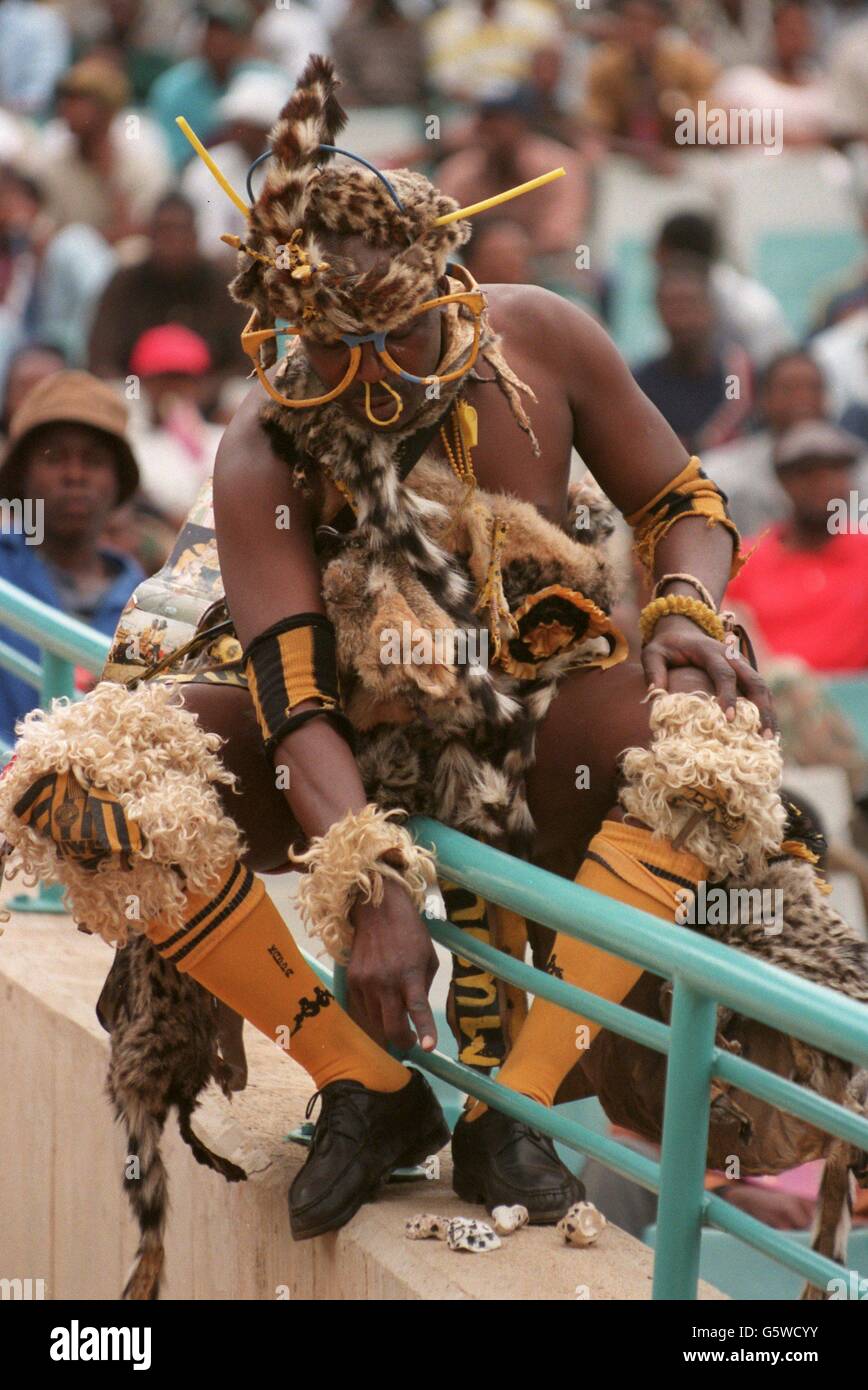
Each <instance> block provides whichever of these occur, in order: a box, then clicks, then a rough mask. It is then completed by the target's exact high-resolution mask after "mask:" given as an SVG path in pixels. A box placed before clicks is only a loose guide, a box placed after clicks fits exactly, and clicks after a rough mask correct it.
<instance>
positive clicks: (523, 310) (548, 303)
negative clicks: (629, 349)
mask: <svg viewBox="0 0 868 1390" xmlns="http://www.w3.org/2000/svg"><path fill="white" fill-rule="evenodd" d="M482 288H483V289H484V290H485V292H486V294H487V295H488V303H489V310H490V316H491V323H492V327H493V328H495V329H496V330H497V332H498V333H500V334H502V335H503V340H504V344H505V346H506V348H507V349H508V348H509V345H510V344H514V345H515V347H516V348H517V349H518V350H519V351H520V352H522V353H523V354H527V353H528V352H529V353H530V354H531V355H532V356H533V358H534V360H535V361H539V362H543V363H545V364H547V365H548V366H549V367H550V368H554V367H559V368H562V369H563V371H564V372H565V373H567V372H568V373H569V374H570V376H571V377H572V378H573V379H575V368H576V365H577V364H578V365H580V366H583V365H585V364H586V363H589V362H590V361H591V359H594V360H596V361H597V362H598V363H599V361H600V358H601V355H603V356H608V354H610V353H613V352H614V348H613V346H612V343H611V340H610V339H609V336H608V334H607V333H606V331H605V329H604V328H602V327H601V325H600V324H599V323H598V322H597V320H596V319H595V318H594V317H593V315H592V314H589V313H588V312H587V311H586V310H585V309H580V308H579V306H578V305H577V304H573V303H571V301H570V300H568V299H564V297H563V295H560V294H555V293H554V292H553V291H552V290H545V289H543V288H542V286H540V285H483V286H482ZM508 355H509V353H508V351H507V356H508Z"/></svg>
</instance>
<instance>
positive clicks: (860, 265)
mask: <svg viewBox="0 0 868 1390" xmlns="http://www.w3.org/2000/svg"><path fill="white" fill-rule="evenodd" d="M865 93H866V104H868V77H866V87H865ZM859 211H860V215H861V220H862V228H863V231H864V233H865V251H866V253H868V189H863V190H862V197H861V206H860V209H859ZM860 309H868V254H865V255H863V256H860V257H859V258H858V260H857V261H856V263H855V264H854V265H852V266H850V267H849V268H848V269H847V270H846V271H845V272H844V274H843V275H838V276H836V277H835V279H834V281H832V282H830V283H827V284H825V285H823V286H821V290H820V304H819V308H818V309H817V311H816V313H815V315H814V322H813V330H812V331H813V332H814V333H822V332H823V330H824V329H826V328H833V327H834V325H835V324H836V323H840V322H841V320H842V319H845V318H847V317H848V315H850V314H855V313H858V311H859V310H860Z"/></svg>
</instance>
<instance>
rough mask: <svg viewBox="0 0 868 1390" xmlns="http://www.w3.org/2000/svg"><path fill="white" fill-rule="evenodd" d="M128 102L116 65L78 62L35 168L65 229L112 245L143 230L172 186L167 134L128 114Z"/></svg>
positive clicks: (51, 209)
mask: <svg viewBox="0 0 868 1390" xmlns="http://www.w3.org/2000/svg"><path fill="white" fill-rule="evenodd" d="M128 100H129V84H128V83H127V79H126V78H125V77H124V74H123V73H122V72H121V71H120V70H119V69H118V68H117V67H116V66H115V65H114V64H113V63H111V62H109V61H108V60H107V59H105V58H98V57H95V58H84V59H82V61H81V62H80V63H76V65H75V66H74V67H72V68H70V69H69V71H68V72H67V73H66V74H65V76H64V77H63V78H62V80H61V83H60V86H59V87H58V93H57V111H58V115H57V117H56V118H55V119H54V120H52V121H50V122H49V123H48V125H47V126H46V127H45V129H44V131H43V135H42V143H41V151H40V155H39V164H38V168H36V169H34V172H35V173H36V174H37V175H38V177H39V178H40V180H41V181H42V183H43V184H44V186H45V190H46V193H47V198H48V210H49V212H50V213H51V216H52V217H53V218H54V220H55V221H56V222H57V223H58V225H60V226H65V225H66V224H67V223H70V222H80V223H85V224H87V225H89V226H91V227H94V228H95V229H96V230H97V231H98V232H99V233H100V234H101V235H102V236H103V237H105V239H106V241H108V242H110V243H114V242H117V241H120V240H121V239H122V238H124V237H126V236H130V235H133V234H135V233H138V232H140V231H141V229H142V227H143V226H144V224H145V223H146V222H147V220H148V218H149V217H150V215H151V213H152V212H153V209H154V205H155V203H156V202H157V200H158V198H159V197H160V195H161V194H162V193H163V192H164V191H165V190H166V188H167V187H168V185H169V183H170V181H171V167H170V165H169V161H168V158H167V155H166V149H165V146H164V144H163V140H162V137H161V135H160V132H159V131H158V130H157V128H156V127H155V126H154V125H153V123H152V122H151V121H149V120H148V119H147V117H142V116H139V115H137V114H135V113H133V112H128V111H126V110H125V107H126V105H127V102H128Z"/></svg>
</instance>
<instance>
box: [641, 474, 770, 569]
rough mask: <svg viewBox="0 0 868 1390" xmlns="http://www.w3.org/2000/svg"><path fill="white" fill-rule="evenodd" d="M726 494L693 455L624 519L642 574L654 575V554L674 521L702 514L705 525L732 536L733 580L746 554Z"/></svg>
mask: <svg viewBox="0 0 868 1390" xmlns="http://www.w3.org/2000/svg"><path fill="white" fill-rule="evenodd" d="M726 502H727V499H726V495H725V493H723V492H721V490H720V488H719V487H718V486H717V484H716V483H715V482H713V480H712V479H711V478H709V477H708V475H707V474H706V473H704V472H703V470H702V467H701V465H700V462H699V459H698V458H697V457H696V456H695V455H694V456H693V457H692V458H690V459H689V460H688V462H687V463H686V465H685V466H684V468H682V470H681V472H680V473H678V474H677V475H676V477H674V478H673V479H672V480H671V482H668V483H667V484H666V486H665V487H664V488H661V490H660V491H659V492H658V493H657V494H656V495H655V496H654V497H652V498H651V500H650V502H646V503H645V505H644V507H640V508H639V510H638V511H635V512H631V513H630V515H629V516H628V517H626V518H625V520H626V522H627V525H628V526H630V527H632V529H633V532H634V537H633V548H634V550H635V553H636V557H637V559H638V560H639V563H640V564H641V565H642V568H643V569H644V570H645V573H646V574H647V575H648V576H649V577H650V578H653V575H654V554H655V551H656V549H657V546H658V545H659V544H660V542H661V541H662V539H663V537H664V536H665V535H666V533H667V532H668V531H669V530H670V529H671V527H673V526H674V525H675V523H676V521H683V520H684V518H685V517H689V516H701V517H704V518H705V524H706V526H725V527H726V529H727V531H729V532H730V534H731V535H732V538H733V557H732V567H731V569H730V572H729V577H730V579H734V578H735V576H736V575H737V574H738V572H739V570H740V569H741V567H742V565H743V564H744V563H745V560H746V559H747V556H745V555H742V554H741V553H740V546H741V537H740V536H739V533H738V529H737V527H736V524H735V522H734V521H733V519H732V517H731V516H730V515H729V512H728V511H727V509H726Z"/></svg>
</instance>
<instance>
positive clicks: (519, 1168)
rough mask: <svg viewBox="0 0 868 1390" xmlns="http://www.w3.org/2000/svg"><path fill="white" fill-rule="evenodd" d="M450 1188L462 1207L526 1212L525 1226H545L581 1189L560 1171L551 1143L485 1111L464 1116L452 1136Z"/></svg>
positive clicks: (526, 1127) (517, 1122) (575, 1180)
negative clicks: (478, 1204)
mask: <svg viewBox="0 0 868 1390" xmlns="http://www.w3.org/2000/svg"><path fill="white" fill-rule="evenodd" d="M452 1163H453V1170H452V1186H453V1188H454V1189H455V1191H456V1193H457V1194H458V1196H459V1197H460V1198H461V1200H462V1201H463V1202H484V1203H485V1205H486V1206H487V1207H488V1210H489V1211H493V1210H494V1208H495V1207H499V1206H508V1207H511V1206H517V1205H520V1206H523V1207H527V1211H528V1216H529V1218H530V1221H531V1222H532V1223H533V1224H534V1225H537V1226H550V1225H552V1224H553V1223H554V1222H555V1221H560V1219H561V1217H562V1216H563V1215H564V1213H565V1212H566V1211H567V1210H568V1208H569V1207H571V1206H572V1205H573V1203H574V1202H581V1201H582V1199H583V1198H584V1195H585V1189H584V1187H583V1186H582V1184H581V1183H580V1182H579V1180H578V1178H574V1177H573V1175H572V1173H571V1172H570V1170H569V1169H568V1168H565V1167H564V1165H563V1164H562V1163H561V1161H560V1159H559V1158H558V1156H557V1154H556V1153H555V1146H554V1144H553V1143H552V1141H551V1139H547V1138H546V1136H545V1135H544V1134H540V1133H539V1132H538V1131H537V1130H535V1129H531V1128H530V1126H529V1125H526V1124H523V1123H522V1122H521V1120H511V1119H510V1118H509V1116H508V1115H501V1114H500V1112H499V1111H497V1110H486V1111H485V1113H484V1114H483V1115H480V1116H479V1118H478V1119H476V1120H473V1121H471V1123H469V1124H468V1122H467V1121H466V1120H465V1118H464V1116H463V1115H462V1116H461V1119H460V1120H459V1121H458V1124H457V1125H456V1126H455V1133H454V1134H453V1136H452Z"/></svg>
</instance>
